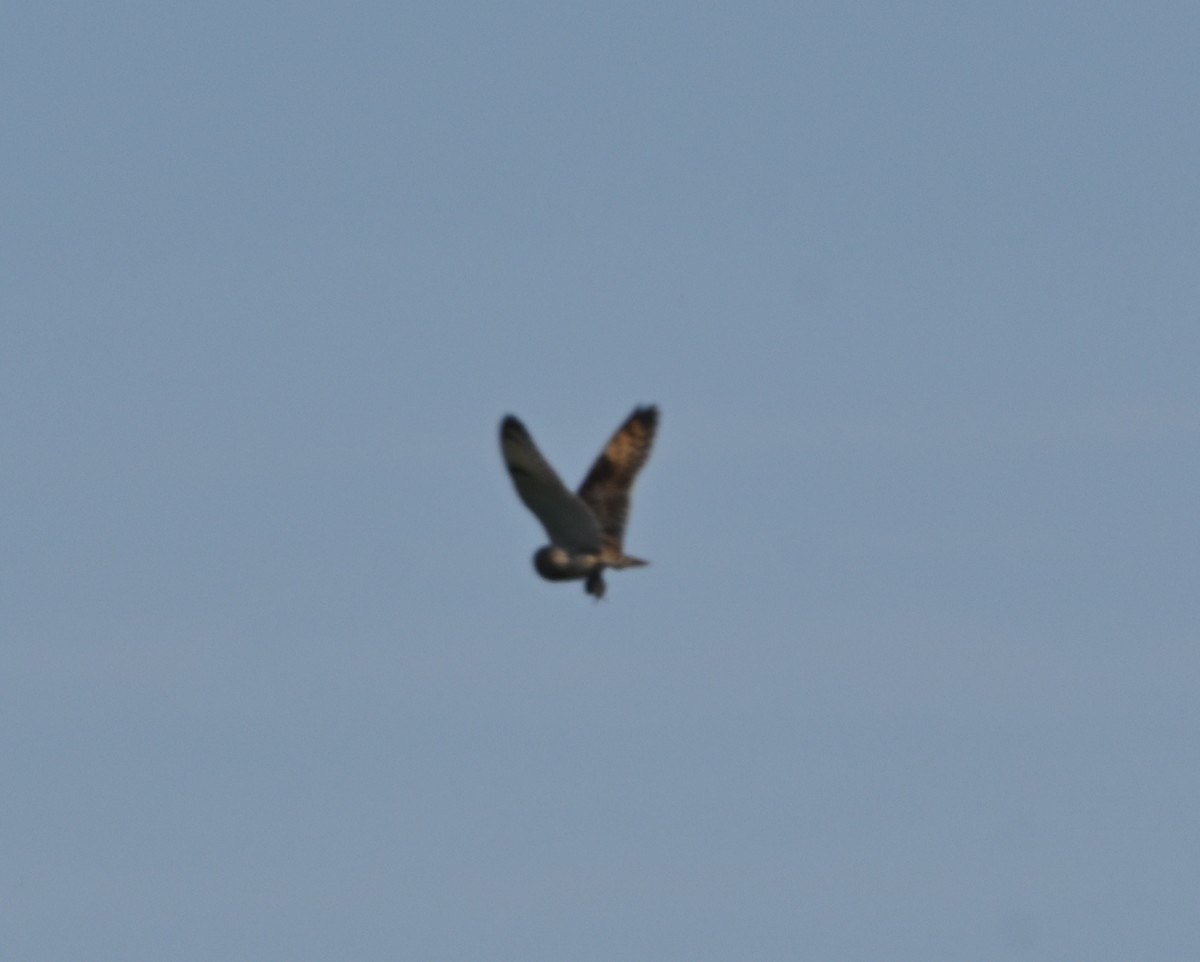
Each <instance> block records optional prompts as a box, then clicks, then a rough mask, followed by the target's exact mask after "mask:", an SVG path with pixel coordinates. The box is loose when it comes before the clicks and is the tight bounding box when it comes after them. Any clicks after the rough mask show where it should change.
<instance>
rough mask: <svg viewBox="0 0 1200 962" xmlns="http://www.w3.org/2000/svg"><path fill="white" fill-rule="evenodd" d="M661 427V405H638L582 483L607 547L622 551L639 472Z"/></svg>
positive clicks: (582, 495) (587, 501)
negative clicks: (659, 415)
mask: <svg viewBox="0 0 1200 962" xmlns="http://www.w3.org/2000/svg"><path fill="white" fill-rule="evenodd" d="M657 429H658V408H656V407H653V406H651V407H639V408H634V411H633V413H632V414H631V415H629V417H628V418H626V419H625V423H624V424H622V425H621V426H620V427H619V428H617V432H616V434H614V435H613V436H612V437H611V438H610V439H609V442H608V444H606V445H605V447H604V450H603V451H601V452H600V456H599V457H598V458H596V463H595V464H593V465H592V469H591V470H590V471H589V472H588V476H587V477H586V478H584V479H583V484H581V485H580V486H579V497H580V498H582V499H583V502H584V504H586V505H587V506H588V507H589V508H591V510H592V514H594V515H595V516H596V520H597V521H598V522H599V523H600V539H601V542H602V543H603V545H604V548H605V549H606V550H609V551H615V552H617V553H620V552H621V546H622V542H623V540H624V537H625V522H626V521H628V520H629V497H630V492H631V491H632V489H633V482H634V480H635V479H636V478H637V473H638V472H639V471H640V470H641V469H642V465H644V464H645V463H646V459H647V458H648V457H650V446H651V445H652V444H653V443H654V432H655V431H656V430H657Z"/></svg>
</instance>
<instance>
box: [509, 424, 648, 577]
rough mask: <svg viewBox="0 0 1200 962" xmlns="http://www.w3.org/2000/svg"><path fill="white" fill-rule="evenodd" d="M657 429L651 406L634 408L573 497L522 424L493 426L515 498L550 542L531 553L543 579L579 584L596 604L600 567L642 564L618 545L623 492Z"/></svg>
mask: <svg viewBox="0 0 1200 962" xmlns="http://www.w3.org/2000/svg"><path fill="white" fill-rule="evenodd" d="M657 428H658V408H656V407H653V406H651V407H638V408H634V410H633V413H632V414H631V415H629V417H628V418H626V419H625V423H624V424H622V425H621V426H620V427H619V428H617V432H616V433H615V434H614V435H613V436H612V437H611V438H610V439H609V441H608V444H606V445H605V447H604V450H603V451H601V452H600V456H599V457H598V458H596V461H595V463H594V464H593V465H592V469H591V470H590V471H589V472H588V474H587V477H586V478H584V479H583V484H581V485H580V486H579V491H578V492H577V493H575V494H572V493H571V492H570V491H569V490H568V489H567V486H566V485H565V484H563V483H562V480H561V479H560V478H559V476H558V475H557V474H555V472H554V469H553V468H552V467H550V465H549V463H547V461H546V459H545V458H543V457H542V454H541V452H540V451H538V449H537V445H536V444H534V443H533V438H531V437H530V436H529V432H528V431H526V430H525V425H523V424H522V423H521V422H520V421H518V420H517V419H516V418H515V417H513V416H512V415H511V414H510V415H508V417H506V418H505V419H504V420H503V421H502V422H501V423H500V451H501V453H502V454H503V455H504V463H505V465H506V466H507V467H508V473H509V475H510V476H511V477H512V480H513V484H514V485H515V486H516V489H517V494H518V495H520V497H521V500H522V501H523V502H525V507H527V508H528V509H529V510H530V511H532V512H533V513H534V515H535V516H536V517H537V519H538V521H540V522H541V523H542V527H543V528H545V529H546V535H547V537H549V539H550V543H549V544H548V545H546V546H545V547H544V548H539V549H538V550H537V551H536V552H535V553H534V556H533V567H534V568H535V569H536V570H537V573H538V574H540V575H541V576H542V577H543V578H545V579H546V580H547V581H575V580H579V579H581V578H583V579H586V582H585V584H584V591H586V592H587V593H588V594H589V595H593V596H594V597H595V598H596V600H597V601H599V600H600V599H601V598H603V597H604V588H605V585H604V575H603V572H604V569H605V568H636V567H639V566H641V565H646V564H649V562H648V561H643V560H642V559H641V558H633V557H631V556H629V555H627V554H626V553H625V550H624V547H623V542H624V538H625V523H626V521H628V520H629V493H630V491H631V490H632V488H633V482H634V480H635V479H636V478H637V474H638V471H640V470H641V468H642V465H643V464H645V463H646V459H647V458H648V457H649V456H650V445H651V444H653V443H654V432H655V430H656V429H657Z"/></svg>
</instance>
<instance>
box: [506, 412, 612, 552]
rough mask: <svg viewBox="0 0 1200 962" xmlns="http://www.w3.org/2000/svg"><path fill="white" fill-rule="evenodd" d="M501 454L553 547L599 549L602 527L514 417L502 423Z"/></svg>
mask: <svg viewBox="0 0 1200 962" xmlns="http://www.w3.org/2000/svg"><path fill="white" fill-rule="evenodd" d="M500 451H501V452H502V453H503V455H504V463H505V465H506V466H507V467H508V473H509V475H510V476H511V477H512V480H513V484H514V485H515V486H516V489H517V494H518V495H520V496H521V500H522V501H524V502H525V507H527V508H528V509H529V510H530V511H532V512H533V513H534V515H535V516H536V517H537V519H538V520H539V521H540V522H541V523H542V527H543V528H545V529H546V535H547V537H549V538H550V541H551V542H552V543H553V544H556V545H558V546H559V547H562V548H566V549H567V550H568V551H571V552H586V553H593V554H594V553H595V552H597V551H599V550H600V526H599V525H598V524H597V522H596V518H595V516H594V515H593V514H592V512H591V510H590V509H589V508H588V506H587V505H586V504H584V503H583V501H582V500H581V498H580V497H579V496H578V495H574V494H572V493H571V492H570V490H568V488H567V486H566V485H565V484H563V483H562V480H561V479H560V478H559V476H558V475H557V474H555V473H554V469H553V468H552V467H550V465H549V464H547V463H546V459H545V458H543V457H542V454H541V452H540V451H538V449H537V445H536V444H534V443H533V438H531V437H530V436H529V432H528V431H526V430H525V425H523V424H522V423H521V422H520V421H518V420H517V419H516V418H515V417H513V416H512V415H511V414H510V415H509V416H508V417H506V418H505V419H504V420H503V421H502V422H501V424H500Z"/></svg>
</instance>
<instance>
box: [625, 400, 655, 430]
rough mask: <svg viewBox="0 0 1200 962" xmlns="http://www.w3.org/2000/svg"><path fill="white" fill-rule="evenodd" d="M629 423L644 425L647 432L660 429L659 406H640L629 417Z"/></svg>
mask: <svg viewBox="0 0 1200 962" xmlns="http://www.w3.org/2000/svg"><path fill="white" fill-rule="evenodd" d="M629 421H630V422H632V423H636V424H640V425H642V427H644V428H645V429H646V430H647V431H654V430H655V429H656V428H657V427H658V405H657V404H639V405H638V406H637V407H635V408H634V409H633V413H632V414H631V415H629Z"/></svg>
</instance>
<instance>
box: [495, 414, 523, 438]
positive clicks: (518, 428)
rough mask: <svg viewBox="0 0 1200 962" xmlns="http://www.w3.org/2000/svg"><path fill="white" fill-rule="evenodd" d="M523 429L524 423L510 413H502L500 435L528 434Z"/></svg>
mask: <svg viewBox="0 0 1200 962" xmlns="http://www.w3.org/2000/svg"><path fill="white" fill-rule="evenodd" d="M528 433H529V432H528V431H526V430H525V425H524V424H522V423H521V422H520V421H518V420H517V419H516V418H515V417H513V416H512V415H511V414H506V415H504V420H503V421H501V422H500V437H502V438H503V437H512V436H514V435H516V436H520V435H523V434H528Z"/></svg>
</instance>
